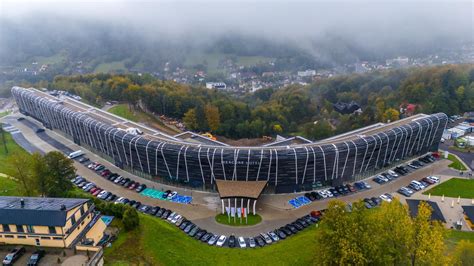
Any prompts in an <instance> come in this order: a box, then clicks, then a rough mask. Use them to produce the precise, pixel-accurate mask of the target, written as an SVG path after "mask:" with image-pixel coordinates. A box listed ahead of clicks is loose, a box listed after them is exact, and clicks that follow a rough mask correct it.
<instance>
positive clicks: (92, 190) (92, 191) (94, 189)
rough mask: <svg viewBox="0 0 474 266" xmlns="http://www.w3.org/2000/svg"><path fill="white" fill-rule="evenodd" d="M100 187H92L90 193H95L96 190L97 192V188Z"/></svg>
mask: <svg viewBox="0 0 474 266" xmlns="http://www.w3.org/2000/svg"><path fill="white" fill-rule="evenodd" d="M98 189H99V188H98V187H95V188H93V189H91V190H90V191H89V193H91V194H94V192H95V191H96V190H98Z"/></svg>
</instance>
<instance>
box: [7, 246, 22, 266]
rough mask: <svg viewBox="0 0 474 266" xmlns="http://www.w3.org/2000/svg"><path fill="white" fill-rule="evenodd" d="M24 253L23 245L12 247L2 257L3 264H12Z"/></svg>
mask: <svg viewBox="0 0 474 266" xmlns="http://www.w3.org/2000/svg"><path fill="white" fill-rule="evenodd" d="M23 253H25V248H24V247H19V248H14V249H12V250H10V252H9V253H8V254H7V255H6V256H5V258H4V259H3V265H13V263H14V262H15V261H17V260H18V259H19V258H20V257H21V256H22V255H23Z"/></svg>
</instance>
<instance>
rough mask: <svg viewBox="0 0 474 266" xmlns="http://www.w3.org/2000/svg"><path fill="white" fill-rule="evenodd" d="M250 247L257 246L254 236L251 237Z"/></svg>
mask: <svg viewBox="0 0 474 266" xmlns="http://www.w3.org/2000/svg"><path fill="white" fill-rule="evenodd" d="M249 247H251V248H254V247H255V239H254V238H253V237H249Z"/></svg>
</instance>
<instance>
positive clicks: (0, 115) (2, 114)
mask: <svg viewBox="0 0 474 266" xmlns="http://www.w3.org/2000/svg"><path fill="white" fill-rule="evenodd" d="M8 114H10V112H8V111H5V112H0V118H2V117H4V116H7V115H8Z"/></svg>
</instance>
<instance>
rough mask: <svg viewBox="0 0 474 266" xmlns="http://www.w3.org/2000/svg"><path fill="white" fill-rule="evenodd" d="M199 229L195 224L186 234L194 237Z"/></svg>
mask: <svg viewBox="0 0 474 266" xmlns="http://www.w3.org/2000/svg"><path fill="white" fill-rule="evenodd" d="M199 230H201V228H199V226H195V227H193V229H191V231H189V233H188V235H189V236H190V237H194V236H195V235H196V234H197V233H198V232H199Z"/></svg>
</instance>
